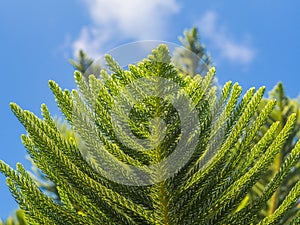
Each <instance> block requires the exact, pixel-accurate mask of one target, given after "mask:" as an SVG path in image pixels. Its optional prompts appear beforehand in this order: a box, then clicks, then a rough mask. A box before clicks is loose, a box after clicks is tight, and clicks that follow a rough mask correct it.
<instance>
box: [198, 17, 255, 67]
mask: <svg viewBox="0 0 300 225" xmlns="http://www.w3.org/2000/svg"><path fill="white" fill-rule="evenodd" d="M217 19H218V15H217V14H216V12H213V11H208V12H206V13H205V14H204V16H203V17H202V19H201V20H200V23H199V24H200V34H201V35H203V37H205V38H207V39H208V40H209V41H211V44H212V46H213V48H216V49H217V50H218V51H219V52H220V55H221V57H223V58H225V59H228V60H229V61H231V62H237V63H241V64H249V63H251V62H252V61H253V60H254V57H255V49H253V48H252V47H250V46H249V45H248V44H245V43H241V42H236V41H234V40H233V39H232V38H231V37H230V35H229V33H228V32H227V29H226V27H224V26H219V25H218V24H217Z"/></svg>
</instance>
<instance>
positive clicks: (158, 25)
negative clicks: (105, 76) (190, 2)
mask: <svg viewBox="0 0 300 225" xmlns="http://www.w3.org/2000/svg"><path fill="white" fill-rule="evenodd" d="M83 3H84V4H85V5H86V7H87V9H88V13H89V14H90V17H91V25H89V26H86V27H83V28H82V30H81V33H80V35H79V37H78V39H77V40H76V41H74V42H73V46H72V47H73V51H74V53H76V52H77V51H78V50H79V49H84V50H85V51H87V52H88V53H89V55H91V56H93V57H95V56H98V55H99V53H100V52H101V48H102V47H103V45H104V44H105V43H107V42H109V41H120V40H122V39H131V40H144V39H162V38H164V35H165V34H166V28H167V21H168V18H169V17H170V16H171V15H172V14H175V13H177V12H179V5H178V3H177V2H176V0H164V1H161V0H126V1H124V0H110V1H108V0H83Z"/></svg>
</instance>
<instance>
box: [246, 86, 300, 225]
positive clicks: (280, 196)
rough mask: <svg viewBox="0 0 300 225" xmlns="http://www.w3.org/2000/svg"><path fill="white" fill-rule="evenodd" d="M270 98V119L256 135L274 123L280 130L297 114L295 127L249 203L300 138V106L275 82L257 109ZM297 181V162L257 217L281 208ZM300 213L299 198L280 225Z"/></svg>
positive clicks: (299, 176)
mask: <svg viewBox="0 0 300 225" xmlns="http://www.w3.org/2000/svg"><path fill="white" fill-rule="evenodd" d="M270 99H275V100H276V106H275V108H274V110H273V111H272V113H271V115H270V118H269V120H268V121H267V123H266V124H265V126H263V127H262V129H261V132H260V133H259V134H258V135H259V136H262V135H264V134H265V132H266V131H267V130H268V129H269V128H270V126H271V124H272V123H274V121H279V123H280V125H279V126H280V129H282V128H283V126H284V124H285V123H286V121H287V120H288V117H289V116H290V115H291V114H292V113H295V114H296V122H295V126H294V128H293V130H292V132H291V134H290V135H289V137H288V139H287V141H286V142H285V144H284V145H283V146H282V148H281V149H280V151H279V153H278V154H277V156H276V157H275V159H274V162H273V163H272V164H271V166H270V168H269V169H268V172H267V173H266V175H265V176H264V177H263V178H262V179H261V180H260V181H259V182H258V183H257V184H256V185H255V186H254V188H253V192H252V193H251V194H250V198H249V199H248V200H252V199H254V198H255V197H257V196H258V195H260V194H261V193H262V192H263V189H264V188H265V187H266V185H267V184H268V183H269V182H270V180H271V179H272V177H273V176H274V175H275V174H276V173H277V172H278V171H279V169H280V166H281V165H282V164H283V162H284V161H285V159H286V158H287V157H289V155H290V154H291V151H292V150H293V148H294V147H295V145H296V143H297V141H298V140H299V137H300V117H299V113H300V105H299V101H298V100H297V99H290V98H289V97H287V96H286V94H285V91H284V87H283V84H282V83H281V82H280V83H278V84H277V85H276V86H275V87H274V89H273V90H272V91H270V92H269V98H267V99H264V100H263V101H262V103H261V105H260V107H259V110H258V113H259V112H260V110H261V109H262V108H263V107H264V106H265V105H266V104H267V103H268V101H270ZM299 180H300V161H299V162H298V163H297V164H296V165H295V166H294V167H293V168H292V169H291V171H290V172H289V175H288V176H287V177H286V178H285V179H284V181H283V182H282V184H281V185H280V186H279V187H278V189H277V191H276V192H275V193H274V195H273V196H272V198H271V199H270V201H269V202H268V204H267V205H266V207H265V208H264V210H262V211H261V212H260V218H262V217H265V216H267V215H270V214H272V213H273V212H274V211H275V210H276V209H277V208H278V206H280V205H281V204H282V202H283V200H284V198H285V196H287V194H288V193H289V192H290V191H291V189H292V188H293V187H294V185H295V184H296V182H297V181H299ZM299 210H300V199H299V200H298V202H297V203H296V204H295V205H294V206H293V207H292V208H291V209H290V210H289V211H288V212H287V213H286V215H285V217H284V218H283V219H282V220H281V221H280V223H279V224H288V222H289V221H290V220H291V219H292V218H293V217H294V216H295V215H296V214H297V213H299Z"/></svg>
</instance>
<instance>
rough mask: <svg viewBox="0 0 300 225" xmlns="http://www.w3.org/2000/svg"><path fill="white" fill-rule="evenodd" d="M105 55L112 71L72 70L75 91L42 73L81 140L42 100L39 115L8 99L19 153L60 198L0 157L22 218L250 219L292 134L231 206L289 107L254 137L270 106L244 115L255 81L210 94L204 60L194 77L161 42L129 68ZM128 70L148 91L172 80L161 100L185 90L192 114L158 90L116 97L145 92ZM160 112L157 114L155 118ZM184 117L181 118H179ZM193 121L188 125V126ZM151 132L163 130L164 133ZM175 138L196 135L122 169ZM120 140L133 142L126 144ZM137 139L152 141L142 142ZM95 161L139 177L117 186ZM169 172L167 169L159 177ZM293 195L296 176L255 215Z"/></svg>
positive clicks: (277, 215) (266, 154) (284, 172)
mask: <svg viewBox="0 0 300 225" xmlns="http://www.w3.org/2000/svg"><path fill="white" fill-rule="evenodd" d="M106 59H107V63H108V65H109V66H110V70H111V71H113V74H112V75H111V76H110V75H109V74H107V72H105V71H101V73H100V79H96V78H95V77H94V76H89V78H88V83H87V82H86V81H85V79H84V78H83V77H82V75H81V74H80V73H79V72H76V73H75V81H76V83H77V85H78V90H77V91H76V90H73V91H72V92H70V91H68V90H65V91H62V90H61V88H60V87H59V86H58V85H57V84H56V83H55V82H54V81H50V82H49V85H50V88H51V89H52V91H53V93H54V95H55V98H56V101H57V103H58V106H59V107H60V109H61V111H62V113H63V114H64V116H65V118H66V119H67V120H68V122H69V123H70V125H71V126H72V129H74V131H75V132H76V133H77V134H79V135H80V137H81V138H82V140H84V143H85V145H84V146H83V148H82V146H80V145H79V143H78V142H77V141H76V140H75V139H74V138H70V137H69V138H68V137H66V136H65V135H63V134H62V132H60V130H59V129H58V128H57V125H56V123H55V122H54V120H53V118H52V117H51V116H50V113H49V111H48V109H47V107H46V106H45V105H42V116H43V119H40V118H38V117H37V116H35V115H34V114H33V113H31V112H29V111H27V110H22V109H21V108H20V107H19V106H17V105H16V104H14V103H12V104H11V108H12V111H13V112H14V114H15V115H16V116H17V118H18V119H19V120H20V122H21V123H22V124H23V125H24V126H25V128H26V130H27V135H23V136H22V141H23V143H24V145H25V147H26V148H27V150H28V153H29V155H30V156H31V157H32V159H33V160H34V163H35V164H36V165H37V166H38V168H40V169H41V170H42V172H43V173H44V174H46V175H47V177H49V179H50V180H51V181H53V182H54V183H55V184H56V185H57V190H58V193H59V195H60V198H61V203H57V202H55V201H54V200H53V199H52V198H50V197H49V196H47V195H46V194H45V193H43V192H42V191H41V190H40V189H39V188H38V186H37V185H36V184H35V182H34V180H33V179H32V177H31V176H30V175H29V174H28V173H27V172H26V171H25V170H24V168H23V167H22V165H21V164H17V169H16V170H13V169H12V168H10V167H9V166H8V165H7V164H5V163H4V162H1V163H0V171H1V172H2V173H4V174H5V175H6V176H7V184H8V186H9V188H10V190H11V192H12V194H13V196H14V197H15V199H16V200H17V202H18V203H19V205H20V207H21V209H23V210H24V211H25V213H26V218H27V220H28V222H29V224H251V223H253V221H255V220H256V219H257V217H258V214H259V212H260V211H261V210H262V208H263V207H264V206H265V204H266V203H267V201H268V199H270V198H271V197H272V195H273V193H274V192H275V191H276V189H277V187H278V186H279V185H280V184H281V183H282V181H283V180H284V179H285V178H286V177H287V176H288V174H289V172H290V170H291V168H293V167H294V166H295V164H296V163H298V161H299V156H300V143H297V144H295V147H294V148H293V150H292V151H291V153H290V154H289V155H288V156H287V158H286V159H285V161H284V162H283V164H282V165H281V168H280V170H279V171H278V172H277V173H276V175H275V176H274V178H272V180H271V181H270V182H269V183H268V184H267V186H266V187H265V189H264V191H263V193H262V194H261V195H260V196H259V197H258V198H257V199H255V200H254V201H253V202H252V203H251V204H247V205H246V206H244V207H243V208H239V206H240V204H241V202H242V200H243V199H244V198H245V196H246V195H247V194H248V193H249V192H250V191H251V189H252V187H253V186H254V185H255V184H256V183H257V182H258V181H259V180H260V179H261V178H262V177H263V175H264V174H265V171H266V170H267V169H268V167H269V166H270V164H271V163H272V161H273V160H274V159H275V157H276V155H277V153H278V152H279V150H280V149H281V148H282V146H283V145H284V144H285V143H286V141H287V138H288V137H289V135H290V133H291V132H292V131H293V125H294V123H295V118H296V115H295V114H292V115H290V116H289V117H288V119H287V121H286V123H285V125H284V126H283V127H280V122H274V123H272V125H271V126H270V128H269V129H268V130H267V131H266V132H265V134H264V135H263V136H262V137H260V138H259V140H257V138H258V137H257V132H259V130H260V129H261V128H262V126H263V125H264V124H265V122H266V121H267V120H268V119H269V115H270V114H271V112H272V110H273V108H274V107H275V101H273V100H271V101H269V102H268V103H267V104H266V105H265V106H264V108H263V109H262V110H261V113H260V114H259V115H258V116H257V117H256V118H255V120H254V119H253V118H254V115H255V113H256V111H257V109H258V107H259V104H260V102H261V100H262V98H263V93H264V88H263V87H262V88H260V89H258V90H257V91H255V89H254V88H251V89H250V90H248V91H247V92H246V94H245V95H244V96H243V97H242V99H241V100H240V101H239V99H240V96H241V91H242V90H241V87H240V86H239V85H238V84H232V82H228V83H226V84H225V85H224V88H223V90H222V92H221V94H220V96H218V95H217V94H216V88H215V87H214V86H213V77H214V73H215V69H214V68H211V69H210V70H209V71H208V73H207V74H206V76H204V77H201V76H192V77H191V76H186V75H183V74H182V73H181V71H180V70H177V69H176V68H175V67H174V65H173V64H172V63H171V61H170V57H169V56H168V51H167V48H166V47H165V46H163V45H162V46H159V47H158V48H157V49H156V50H154V51H153V54H152V55H150V56H149V58H148V59H145V60H144V61H142V62H140V63H138V64H137V65H131V66H129V70H123V69H122V68H121V67H120V66H118V64H117V63H116V62H115V61H114V60H113V59H112V58H111V57H109V56H107V57H106ZM137 79H138V80H139V81H141V80H142V81H145V79H146V80H150V83H147V82H146V81H145V82H144V84H143V85H146V86H145V87H148V86H150V87H152V89H153V90H152V89H151V90H152V91H154V93H158V94H159V93H160V92H161V91H165V92H167V93H168V91H170V90H174V89H173V88H175V90H177V89H176V87H179V88H180V91H178V92H176V95H172V98H170V99H168V100H170V102H179V103H180V104H179V105H181V104H183V103H184V102H185V101H184V100H185V98H184V96H185V94H186V95H187V96H188V98H189V99H191V102H192V108H189V107H184V108H183V109H182V110H183V112H186V113H188V114H187V115H190V112H191V111H193V110H195V112H197V113H196V115H197V116H196V117H195V118H196V120H193V119H195V118H194V117H189V116H187V117H183V118H182V117H181V116H182V113H181V114H180V113H179V112H178V111H177V110H176V107H175V108H174V107H173V106H172V104H171V103H170V102H168V101H166V100H165V99H162V98H158V97H147V98H145V99H143V100H142V102H137V103H135V102H134V101H133V102H132V99H131V98H129V97H130V96H131V95H130V93H129V95H125V97H127V98H122V97H124V96H122V94H124V93H127V92H124V93H123V92H122V91H121V90H123V89H124V88H125V87H128V85H129V86H130V87H131V89H130V90H131V91H134V93H135V94H136V95H138V96H143V94H145V90H144V89H143V88H139V87H140V85H136V83H135V82H134V81H135V80H137ZM157 79H162V80H163V81H166V80H167V81H170V83H171V84H172V85H166V86H163V87H164V88H163V90H161V89H162V88H159V87H157V86H156V85H151V84H153V82H154V81H156V80H157ZM171 81H172V82H171ZM149 84H150V85H149ZM167 84H168V83H167ZM147 85H148V86H147ZM151 93H152V92H151ZM127 94H128V93H127ZM118 95H121V96H120V99H121V100H122V101H125V102H124V103H128V104H129V105H130V104H133V103H135V104H133V105H134V107H133V108H132V110H131V111H130V115H129V118H127V117H126V116H127V114H124V113H123V112H122V111H121V110H120V108H118V107H117V106H116V105H114V104H113V99H115V98H117V99H118ZM121 100H120V101H121ZM111 110H114V111H115V113H116V114H115V116H117V117H116V118H119V119H120V121H121V122H122V121H123V122H124V120H125V118H126V122H129V127H130V129H131V131H132V132H133V133H134V134H135V135H134V136H136V137H139V139H141V140H143V139H144V140H149V142H146V143H147V144H146V145H145V146H143V145H142V146H141V144H139V142H138V143H135V142H132V140H131V139H130V138H128V137H126V135H124V134H126V132H124V130H122V126H121V127H118V126H117V127H116V126H114V125H113V122H114V121H113V120H112V114H110V112H111ZM160 117H162V118H163V120H159V119H157V118H160ZM184 122H185V123H187V124H188V126H186V127H184V126H182V125H183V124H182V123H184ZM188 122H190V123H188ZM195 124H196V125H197V126H193V125H195ZM198 125H199V126H198ZM191 127H192V128H193V129H186V131H187V132H186V133H185V134H186V136H184V135H183V134H182V133H183V130H184V129H183V128H191ZM182 129H183V130H182ZM125 131H126V130H125ZM117 132H120V133H121V134H122V135H124V136H122V135H121V138H122V141H121V140H120V139H119V138H118V137H119V136H117V135H116V133H117ZM161 134H164V135H165V136H164V138H162V137H161ZM183 137H185V138H186V140H187V141H186V142H185V143H184V148H183V149H184V150H185V151H184V152H189V149H190V148H191V147H192V145H191V144H192V143H193V141H195V140H196V141H197V142H196V143H197V145H196V146H195V148H191V149H193V151H192V153H191V156H190V157H187V158H184V157H183V158H180V159H178V158H177V161H176V158H175V161H172V163H169V164H168V163H166V164H162V165H163V166H162V167H154V168H155V169H153V170H151V171H149V170H143V169H141V170H140V172H141V173H145V174H150V175H149V176H142V177H140V176H133V177H134V178H136V177H139V178H140V179H133V177H132V173H131V172H132V171H131V170H128V166H124V164H126V165H132V166H134V167H135V168H144V166H146V168H149V167H147V166H149V165H152V164H156V163H158V162H160V161H163V160H164V159H168V158H169V157H170V156H171V155H172V152H173V151H174V149H176V146H180V140H181V138H183ZM98 140H100V141H98ZM128 146H133V147H134V149H137V150H135V151H133V150H132V149H131V148H130V147H128ZM143 147H152V148H150V149H151V150H149V151H143ZM91 149H93V150H95V149H98V150H99V151H100V150H101V151H100V152H98V153H99V154H100V153H109V154H110V155H113V156H114V158H115V159H117V160H118V162H120V163H119V164H113V165H111V164H109V161H107V160H109V158H107V157H104V156H105V154H104V156H103V157H100V158H99V155H98V154H92V153H93V152H91V151H90V150H91ZM97 157H98V158H97ZM99 160H102V161H100V162H102V163H104V164H102V163H99ZM185 160H186V163H185V164H184V165H183V166H182V167H180V168H178V170H176V171H173V170H169V169H170V168H172V169H174V168H173V166H174V165H175V166H176V165H177V163H180V161H185ZM121 162H123V163H121ZM105 163H106V164H105ZM173 164H174V165H173ZM103 165H105V166H109V168H111V171H109V172H111V173H114V172H115V175H117V177H115V179H118V178H119V177H118V175H119V176H120V177H121V178H122V179H123V181H124V182H125V183H126V182H136V183H137V184H141V182H142V183H143V182H144V183H146V184H148V185H126V184H122V183H118V182H115V181H112V180H111V179H108V177H107V173H105V171H103V168H102V167H103ZM120 168H122V170H120ZM130 168H131V167H130ZM101 169H102V170H101ZM170 171H173V172H174V174H172V176H167V178H166V179H162V178H164V177H165V175H166V174H168V173H169V172H170ZM106 172H107V171H106ZM129 175H130V176H129ZM133 175H139V174H135V173H133ZM299 197H300V182H299V181H298V182H297V183H296V184H295V185H294V187H293V188H292V189H291V190H290V192H289V193H288V195H287V196H286V198H285V200H284V201H283V202H282V204H281V205H279V207H278V208H277V210H276V211H275V212H273V213H272V214H270V215H268V216H266V217H264V218H262V219H261V220H260V221H259V224H278V223H279V221H280V220H281V219H282V218H283V217H284V216H285V213H286V212H287V210H288V209H290V208H291V207H292V206H293V205H294V204H295V203H296V202H297V200H298V199H299ZM299 219H300V215H299V213H298V214H297V216H296V217H295V218H294V220H293V221H292V222H291V223H290V224H299Z"/></svg>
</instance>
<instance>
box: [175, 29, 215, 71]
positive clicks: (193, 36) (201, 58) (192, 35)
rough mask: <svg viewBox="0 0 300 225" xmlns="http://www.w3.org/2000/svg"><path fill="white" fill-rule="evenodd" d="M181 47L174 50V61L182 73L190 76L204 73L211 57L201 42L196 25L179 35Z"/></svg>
mask: <svg viewBox="0 0 300 225" xmlns="http://www.w3.org/2000/svg"><path fill="white" fill-rule="evenodd" d="M179 41H180V42H181V44H182V46H183V48H178V49H177V51H175V56H174V60H173V61H174V63H175V65H176V67H177V68H180V70H181V72H182V73H185V74H188V75H190V76H195V75H196V74H201V75H205V74H206V73H207V71H208V69H209V67H210V65H211V57H210V55H209V53H208V52H207V51H206V49H205V46H204V45H203V44H202V43H201V40H200V37H199V32H198V29H197V28H196V27H193V28H192V29H190V30H185V31H184V36H183V37H182V36H180V37H179Z"/></svg>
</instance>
